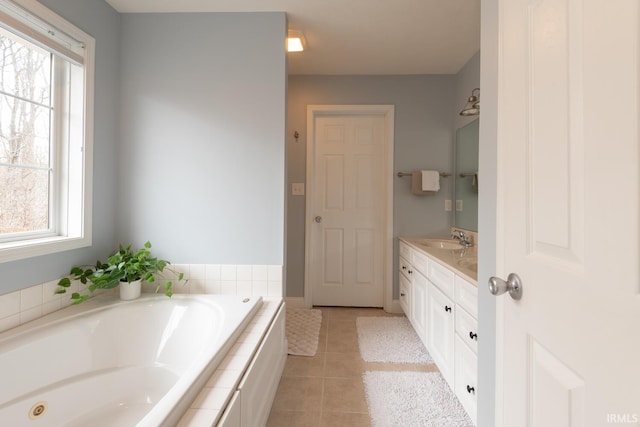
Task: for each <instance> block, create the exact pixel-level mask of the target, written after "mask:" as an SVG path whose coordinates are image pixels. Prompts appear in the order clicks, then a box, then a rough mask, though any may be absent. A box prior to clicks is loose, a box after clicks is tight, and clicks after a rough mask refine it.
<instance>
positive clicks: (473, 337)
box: [469, 332, 478, 341]
mask: <svg viewBox="0 0 640 427" xmlns="http://www.w3.org/2000/svg"><path fill="white" fill-rule="evenodd" d="M469 338H471V339H472V340H475V341H478V334H476V333H473V332H469Z"/></svg>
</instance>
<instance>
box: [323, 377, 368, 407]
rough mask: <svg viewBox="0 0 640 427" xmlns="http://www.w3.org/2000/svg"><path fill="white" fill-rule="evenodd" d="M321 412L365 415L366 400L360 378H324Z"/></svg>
mask: <svg viewBox="0 0 640 427" xmlns="http://www.w3.org/2000/svg"><path fill="white" fill-rule="evenodd" d="M322 411H323V412H325V411H326V412H358V413H363V414H366V413H367V412H368V408H367V398H366V395H365V391H364V384H363V383H362V378H325V380H324V395H323V399H322Z"/></svg>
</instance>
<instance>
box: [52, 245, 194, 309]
mask: <svg viewBox="0 0 640 427" xmlns="http://www.w3.org/2000/svg"><path fill="white" fill-rule="evenodd" d="M170 264H171V263H170V262H169V261H166V260H163V259H159V258H156V257H152V256H151V243H150V242H149V241H147V242H146V243H145V244H144V247H143V248H141V249H138V250H137V251H135V252H134V251H133V250H132V249H131V245H128V246H126V247H123V246H122V245H121V244H120V245H118V251H117V252H115V253H114V254H112V255H111V256H110V257H109V258H107V262H106V263H103V262H102V261H100V260H98V261H96V265H95V267H94V268H85V267H80V266H78V267H73V268H72V269H71V275H72V278H71V279H70V278H68V277H65V278H62V279H60V281H59V282H58V285H59V286H60V288H59V289H58V290H56V293H57V294H63V293H66V289H67V288H69V287H70V286H71V280H78V281H80V282H81V283H82V284H87V283H90V285H89V286H88V287H87V290H88V291H89V292H91V293H93V292H94V291H95V290H97V289H111V288H115V287H116V286H118V285H119V284H120V282H121V281H122V282H133V281H136V280H140V279H142V280H143V281H146V282H148V283H155V282H156V279H158V278H160V277H164V276H165V275H167V274H170V275H173V276H175V277H177V278H178V282H181V281H184V283H185V284H186V283H187V281H186V280H184V274H183V273H177V272H176V271H174V270H172V269H170V268H167V266H169V265H170ZM172 286H173V283H172V282H171V281H166V282H165V284H164V289H165V290H164V294H165V295H166V296H168V297H171V296H172V295H173V292H172ZM159 289H160V284H158V287H157V288H156V292H158V291H159ZM87 298H89V295H87V294H84V295H82V294H80V293H77V292H75V293H73V295H71V299H72V300H74V301H73V303H74V304H79V303H81V302H83V301H85V300H86V299H87Z"/></svg>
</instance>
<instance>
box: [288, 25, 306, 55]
mask: <svg viewBox="0 0 640 427" xmlns="http://www.w3.org/2000/svg"><path fill="white" fill-rule="evenodd" d="M306 45H307V43H306V40H305V39H304V34H302V31H295V30H289V31H288V32H287V52H302V51H304V49H305V47H306Z"/></svg>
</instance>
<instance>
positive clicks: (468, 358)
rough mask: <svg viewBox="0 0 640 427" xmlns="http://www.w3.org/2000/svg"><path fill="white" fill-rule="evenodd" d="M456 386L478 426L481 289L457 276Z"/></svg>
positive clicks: (464, 405)
mask: <svg viewBox="0 0 640 427" xmlns="http://www.w3.org/2000/svg"><path fill="white" fill-rule="evenodd" d="M455 294H456V297H455V298H456V325H455V330H456V333H455V385H454V391H455V393H456V396H458V399H459V400H460V403H462V406H463V407H464V409H465V410H466V411H467V414H469V418H471V420H472V421H473V422H474V423H475V422H476V413H477V397H476V393H477V389H478V356H477V354H478V320H477V316H478V288H477V287H476V286H474V285H473V284H472V283H470V282H468V281H466V280H464V279H463V278H461V277H459V276H456V278H455Z"/></svg>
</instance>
